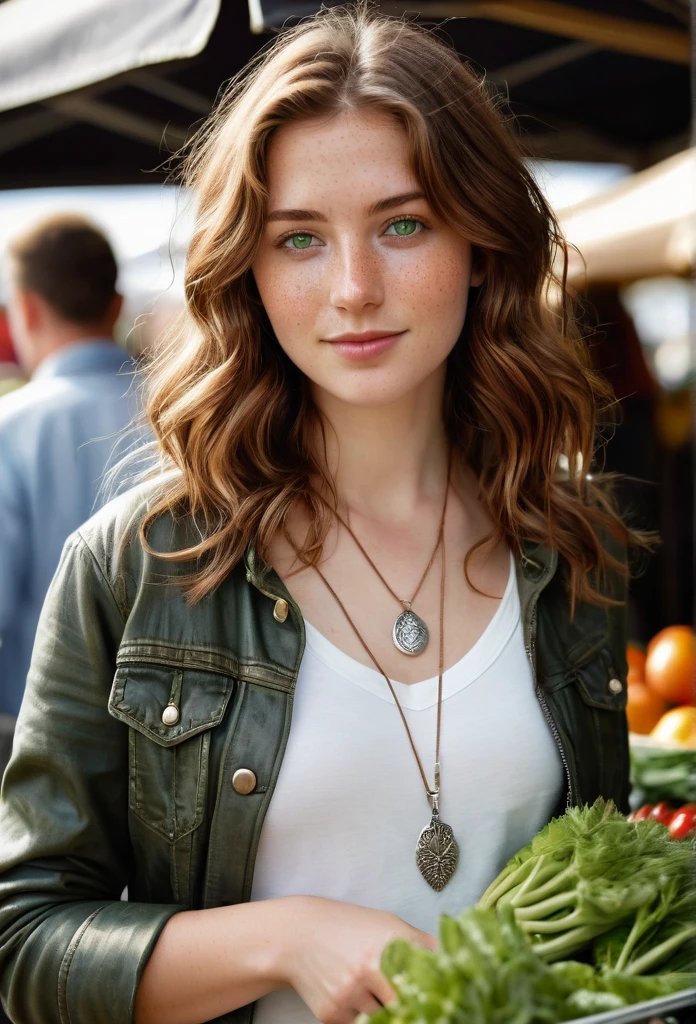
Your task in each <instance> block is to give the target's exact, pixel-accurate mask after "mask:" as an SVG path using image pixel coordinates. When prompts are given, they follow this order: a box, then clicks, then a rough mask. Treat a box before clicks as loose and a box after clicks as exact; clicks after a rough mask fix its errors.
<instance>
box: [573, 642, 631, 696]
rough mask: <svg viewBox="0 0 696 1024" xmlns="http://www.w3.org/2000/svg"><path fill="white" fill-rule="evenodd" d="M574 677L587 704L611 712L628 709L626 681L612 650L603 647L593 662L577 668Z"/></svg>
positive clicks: (574, 670)
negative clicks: (616, 663)
mask: <svg viewBox="0 0 696 1024" xmlns="http://www.w3.org/2000/svg"><path fill="white" fill-rule="evenodd" d="M572 675H573V679H574V680H575V681H576V682H577V686H578V691H579V693H580V696H581V697H582V699H583V700H584V701H585V703H586V704H590V705H592V706H593V707H596V708H606V709H607V710H611V711H623V710H624V708H625V707H626V701H627V698H628V693H627V688H626V679H625V678H624V677H623V676H622V675H620V674H619V671H618V669H617V667H616V665H615V663H614V658H613V655H612V652H611V649H610V648H608V647H602V648H601V649H600V650H599V651H598V652H597V654H596V655H595V657H593V658H592V660H591V661H588V662H586V663H585V664H582V665H580V666H576V667H575V668H574V669H573V670H572Z"/></svg>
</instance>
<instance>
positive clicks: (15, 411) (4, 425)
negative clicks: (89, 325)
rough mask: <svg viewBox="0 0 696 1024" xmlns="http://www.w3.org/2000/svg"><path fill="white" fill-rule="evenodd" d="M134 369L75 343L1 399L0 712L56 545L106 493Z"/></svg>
mask: <svg viewBox="0 0 696 1024" xmlns="http://www.w3.org/2000/svg"><path fill="white" fill-rule="evenodd" d="M134 370H135V365H134V363H133V362H132V361H131V360H130V359H129V357H128V356H127V355H126V353H125V352H124V351H123V350H122V349H120V348H119V347H118V346H117V345H115V344H114V343H113V342H112V341H110V340H109V339H95V340H89V341H80V342H75V343H74V344H71V345H66V346H64V347H63V348H61V349H59V350H58V351H56V352H54V353H53V354H52V355H50V356H49V357H48V358H47V359H45V360H44V361H43V362H42V363H41V365H40V366H39V368H38V370H37V371H36V373H35V374H34V377H33V378H32V380H31V381H30V383H29V384H26V385H25V386H24V387H23V388H20V390H19V391H14V392H12V393H11V394H9V395H5V396H4V397H2V398H1V399H0V712H6V713H8V714H11V715H16V714H17V712H18V710H19V706H20V703H21V700H22V694H23V692H24V684H25V681H26V676H27V671H28V669H29V663H30V660H31V651H32V646H33V643H34V634H35V632H36V626H37V622H38V619H39V613H40V611H41V606H42V604H43V600H44V597H45V595H46V591H47V590H48V586H49V583H50V582H51V579H52V577H53V574H54V572H55V570H56V567H57V565H58V561H59V559H60V554H61V551H62V548H63V544H64V542H65V540H66V538H67V537H68V535H69V534H70V533H72V532H73V530H75V529H77V527H78V526H80V525H81V523H83V522H84V521H85V520H86V519H88V518H89V516H90V515H91V514H92V512H93V511H94V510H96V508H97V507H98V505H99V504H100V503H101V499H102V498H104V500H105V499H106V497H108V495H102V494H101V493H100V485H101V483H102V476H103V473H104V469H105V467H107V466H110V465H112V464H113V462H114V459H115V458H116V455H115V452H116V451H117V450H119V451H120V453H121V454H122V453H123V452H124V451H125V450H126V449H127V448H128V447H129V445H130V444H132V443H133V435H130V436H129V435H128V434H124V428H127V427H128V426H129V424H131V422H132V420H133V418H134V417H135V416H136V415H137V413H138V411H139V410H138V401H137V396H136V393H135V387H134V384H133V373H134Z"/></svg>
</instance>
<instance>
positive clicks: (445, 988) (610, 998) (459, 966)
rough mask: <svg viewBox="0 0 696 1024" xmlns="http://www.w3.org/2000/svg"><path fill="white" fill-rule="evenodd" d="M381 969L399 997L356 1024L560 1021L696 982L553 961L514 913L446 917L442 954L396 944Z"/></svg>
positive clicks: (477, 910)
mask: <svg viewBox="0 0 696 1024" xmlns="http://www.w3.org/2000/svg"><path fill="white" fill-rule="evenodd" d="M381 966H382V971H383V973H384V975H385V976H386V977H387V978H388V979H389V981H390V982H391V985H392V987H393V989H394V991H395V993H396V1000H395V1001H394V1002H393V1003H391V1004H390V1005H389V1006H385V1007H383V1008H382V1009H380V1010H378V1011H377V1012H376V1013H374V1014H372V1015H371V1016H370V1017H368V1016H366V1015H363V1016H361V1017H359V1018H358V1021H357V1022H356V1024H367V1022H368V1021H369V1022H370V1024H557V1022H561V1021H569V1020H574V1019H576V1018H578V1017H582V1016H587V1015H588V1014H592V1013H599V1012H602V1011H604V1010H610V1009H616V1008H619V1007H621V1006H626V1005H628V1004H629V1003H635V1002H642V1001H643V1000H645V999H652V998H654V997H656V996H659V995H666V994H668V993H670V992H674V991H677V990H678V989H680V988H688V987H690V986H692V985H696V974H692V975H689V974H683V975H671V976H666V975H655V976H652V977H649V978H647V977H646V978H633V977H625V976H623V975H620V974H618V973H617V972H615V971H611V970H604V971H597V970H595V969H594V968H593V967H592V966H591V965H589V964H583V963H578V962H575V961H565V962H560V963H555V964H552V965H549V964H547V963H546V962H545V961H544V960H542V959H541V958H540V957H539V956H537V954H536V953H535V952H534V950H533V948H532V946H531V945H530V943H529V940H528V938H527V937H526V935H525V934H524V932H523V931H522V930H521V929H520V928H519V927H518V926H517V924H516V923H515V916H514V911H513V908H512V907H510V906H506V905H505V904H503V905H501V906H500V907H498V909H497V911H495V912H494V911H489V910H483V909H481V908H477V907H471V908H469V909H467V910H465V911H463V913H462V914H461V915H460V916H459V918H457V919H455V918H451V917H447V916H445V915H443V916H442V917H441V919H440V946H439V948H438V949H437V950H436V951H431V950H428V949H424V948H422V947H420V946H413V945H411V944H410V943H408V942H406V941H405V940H403V939H397V940H395V941H394V942H392V943H390V944H389V945H388V946H387V948H386V949H385V951H384V954H383V956H382V965H381Z"/></svg>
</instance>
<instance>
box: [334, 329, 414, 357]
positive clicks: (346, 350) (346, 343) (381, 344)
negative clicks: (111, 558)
mask: <svg viewBox="0 0 696 1024" xmlns="http://www.w3.org/2000/svg"><path fill="white" fill-rule="evenodd" d="M405 333H406V332H405V331H399V333H398V334H387V335H384V336H382V337H381V338H374V337H373V338H370V337H369V334H368V335H367V338H366V340H365V341H355V340H352V339H348V338H346V339H344V340H341V339H337V340H336V341H330V342H329V343H330V344H331V346H332V347H333V349H334V350H335V351H336V352H338V354H339V355H341V356H343V358H344V359H350V360H354V361H356V362H358V361H359V360H361V359H365V360H367V359H374V358H375V357H376V356H380V355H382V353H383V352H386V351H387V349H390V348H391V347H392V346H393V345H395V344H396V342H397V341H398V339H399V338H400V337H401V335H402V334H405Z"/></svg>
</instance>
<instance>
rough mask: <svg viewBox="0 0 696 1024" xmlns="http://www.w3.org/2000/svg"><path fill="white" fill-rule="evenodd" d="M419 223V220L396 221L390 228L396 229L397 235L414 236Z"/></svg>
mask: <svg viewBox="0 0 696 1024" xmlns="http://www.w3.org/2000/svg"><path fill="white" fill-rule="evenodd" d="M418 223H419V221H417V220H409V219H406V220H396V221H394V222H393V223H392V224H390V225H389V227H390V228H394V230H395V231H396V234H397V235H412V234H413V233H414V231H415V230H416V225H417V224H418Z"/></svg>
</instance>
